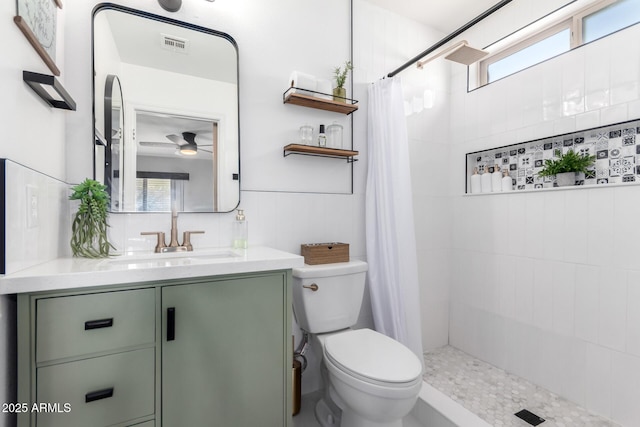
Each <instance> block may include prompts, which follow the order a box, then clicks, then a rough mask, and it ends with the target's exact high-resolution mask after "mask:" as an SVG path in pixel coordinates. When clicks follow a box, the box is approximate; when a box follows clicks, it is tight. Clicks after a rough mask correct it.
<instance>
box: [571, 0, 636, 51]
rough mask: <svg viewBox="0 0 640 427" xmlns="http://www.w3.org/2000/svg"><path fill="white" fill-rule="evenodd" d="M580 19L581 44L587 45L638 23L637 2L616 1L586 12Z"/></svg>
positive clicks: (627, 0)
mask: <svg viewBox="0 0 640 427" xmlns="http://www.w3.org/2000/svg"><path fill="white" fill-rule="evenodd" d="M587 13H588V14H587V15H586V16H584V17H582V16H581V18H582V42H583V43H589V42H591V41H593V40H597V39H599V38H601V37H604V36H606V35H608V34H611V33H614V32H616V31H618V30H620V29H622V28H626V27H628V26H629V25H633V24H635V23H636V22H638V21H640V2H639V1H638V0H618V1H617V2H615V3H613V4H609V5H607V6H604V7H600V8H598V9H597V10H596V11H595V12H594V11H592V10H588V11H587Z"/></svg>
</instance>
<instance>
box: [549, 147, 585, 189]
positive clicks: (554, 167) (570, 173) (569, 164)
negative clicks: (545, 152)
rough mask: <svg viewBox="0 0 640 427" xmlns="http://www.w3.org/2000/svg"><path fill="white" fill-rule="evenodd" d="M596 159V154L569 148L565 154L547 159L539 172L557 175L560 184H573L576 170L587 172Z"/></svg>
mask: <svg viewBox="0 0 640 427" xmlns="http://www.w3.org/2000/svg"><path fill="white" fill-rule="evenodd" d="M595 161H596V157H595V156H589V155H586V154H579V153H576V152H575V151H573V150H569V151H567V152H566V153H565V154H562V153H559V155H558V158H557V159H548V160H545V162H544V167H543V168H542V170H541V171H540V172H538V176H553V175H555V176H556V180H557V183H558V186H560V187H563V186H566V185H573V184H574V183H575V174H576V172H583V173H585V172H587V168H589V167H590V166H592V165H593V163H594V162H595ZM565 179H566V181H565Z"/></svg>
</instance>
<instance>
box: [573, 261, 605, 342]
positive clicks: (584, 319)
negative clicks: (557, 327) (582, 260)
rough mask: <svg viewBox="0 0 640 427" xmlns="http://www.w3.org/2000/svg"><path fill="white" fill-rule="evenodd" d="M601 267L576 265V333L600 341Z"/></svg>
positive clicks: (584, 338)
mask: <svg viewBox="0 0 640 427" xmlns="http://www.w3.org/2000/svg"><path fill="white" fill-rule="evenodd" d="M599 275H600V269H599V268H598V267H595V266H590V265H577V266H576V288H575V298H576V299H575V319H574V323H575V335H576V337H578V338H580V339H582V340H585V341H588V342H591V343H597V342H598V310H599V295H600V292H599V282H600V276H599Z"/></svg>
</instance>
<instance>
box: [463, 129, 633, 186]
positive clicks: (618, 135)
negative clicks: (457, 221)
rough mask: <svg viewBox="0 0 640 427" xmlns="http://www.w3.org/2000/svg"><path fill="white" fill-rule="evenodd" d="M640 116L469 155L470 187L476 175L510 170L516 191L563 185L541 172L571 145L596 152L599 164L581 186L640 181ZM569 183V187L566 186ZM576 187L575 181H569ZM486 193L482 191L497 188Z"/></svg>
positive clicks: (579, 179)
mask: <svg viewBox="0 0 640 427" xmlns="http://www.w3.org/2000/svg"><path fill="white" fill-rule="evenodd" d="M638 134H640V119H635V120H630V121H626V122H622V123H616V124H611V125H607V126H602V127H597V128H592V129H587V130H581V131H577V132H571V133H567V134H563V135H556V136H552V137H548V138H541V139H537V140H533V141H527V142H522V143H518V144H512V145H506V146H502V147H497V148H492V149H489V150H483V151H476V152H473V153H467V155H466V181H465V183H466V184H465V193H467V194H471V193H472V191H471V179H472V178H471V176H472V175H473V174H474V170H477V172H478V174H480V175H483V174H485V173H489V174H491V173H493V172H495V169H496V168H499V170H500V172H503V171H504V170H508V175H509V176H510V177H511V179H512V183H513V191H516V192H517V191H527V190H533V191H535V190H542V189H550V188H554V187H557V183H556V177H555V176H549V177H541V176H539V173H540V171H541V170H542V169H543V167H544V163H545V161H546V160H552V159H555V158H557V157H559V155H560V154H566V153H567V152H568V151H570V150H573V151H574V152H576V153H578V154H582V155H588V156H595V158H596V161H595V163H594V165H593V166H592V167H591V168H589V169H588V170H587V172H586V173H585V174H584V176H582V174H577V176H576V182H575V184H574V185H575V186H599V185H611V184H629V183H637V182H640V140H639V139H638ZM565 188H566V187H565ZM569 188H571V187H569ZM494 193H496V192H491V193H486V192H485V193H482V194H494Z"/></svg>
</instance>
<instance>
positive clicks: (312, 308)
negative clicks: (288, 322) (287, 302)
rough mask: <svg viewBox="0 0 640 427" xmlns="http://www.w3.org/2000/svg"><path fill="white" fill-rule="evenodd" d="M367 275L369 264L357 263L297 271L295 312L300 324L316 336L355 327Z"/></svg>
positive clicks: (294, 294)
mask: <svg viewBox="0 0 640 427" xmlns="http://www.w3.org/2000/svg"><path fill="white" fill-rule="evenodd" d="M366 274H367V263H366V262H364V261H357V260H353V261H349V262H340V263H335V264H322V265H305V266H304V267H301V268H294V269H293V313H294V315H295V317H296V321H297V322H298V325H299V326H300V327H301V328H302V329H303V330H305V331H307V332H310V333H314V334H321V333H324V332H330V331H338V330H340V329H345V328H348V327H350V326H353V325H355V323H356V321H357V320H358V314H359V313H360V306H361V305H362V296H363V295H364V281H365V276H366ZM313 285H316V286H317V290H313V289H314V288H316V286H313Z"/></svg>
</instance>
